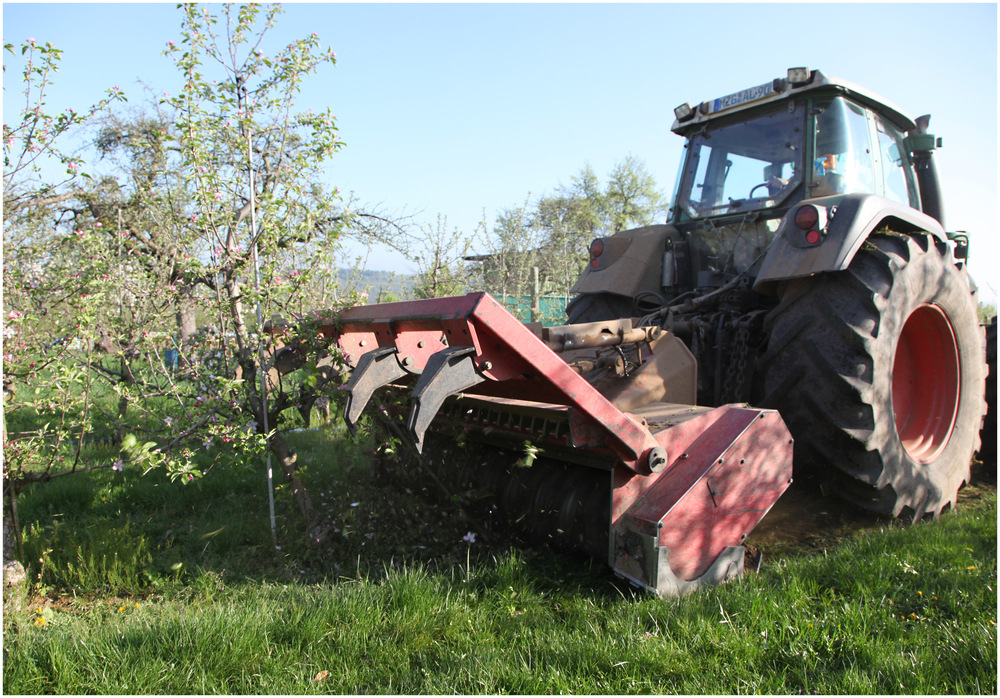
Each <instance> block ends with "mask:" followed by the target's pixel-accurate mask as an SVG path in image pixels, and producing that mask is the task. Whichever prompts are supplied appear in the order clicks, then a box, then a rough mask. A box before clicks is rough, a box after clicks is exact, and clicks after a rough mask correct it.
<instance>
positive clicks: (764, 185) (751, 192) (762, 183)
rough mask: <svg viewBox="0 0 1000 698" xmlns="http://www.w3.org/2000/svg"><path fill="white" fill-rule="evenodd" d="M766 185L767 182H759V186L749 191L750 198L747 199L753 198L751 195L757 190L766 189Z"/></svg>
mask: <svg viewBox="0 0 1000 698" xmlns="http://www.w3.org/2000/svg"><path fill="white" fill-rule="evenodd" d="M767 184H768V183H767V182H761V183H760V184H758V185H757V186H755V187H754V188H753V189H751V190H750V196H749V197H747V198H750V199H752V198H753V193H754V192H755V191H757V190H758V189H760V188H761V187H766V186H767Z"/></svg>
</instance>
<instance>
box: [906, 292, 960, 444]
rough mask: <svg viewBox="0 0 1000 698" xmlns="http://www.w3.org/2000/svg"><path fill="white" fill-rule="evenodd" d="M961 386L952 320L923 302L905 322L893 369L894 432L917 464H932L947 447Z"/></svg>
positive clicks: (938, 309)
mask: <svg viewBox="0 0 1000 698" xmlns="http://www.w3.org/2000/svg"><path fill="white" fill-rule="evenodd" d="M960 385H961V375H960V369H959V364H958V345H957V343H956V341H955V332H954V330H953V329H952V327H951V322H949V320H948V317H947V316H946V315H945V314H944V313H943V312H942V311H941V309H940V308H939V307H937V306H936V305H931V304H929V303H925V304H924V305H921V306H919V307H918V308H917V309H916V310H914V311H913V313H912V314H911V315H910V317H908V318H907V319H906V324H905V325H904V326H903V331H902V333H901V334H900V336H899V344H898V345H897V346H896V357H895V359H894V360H893V365H892V406H893V413H894V416H895V420H896V432H897V433H898V434H899V438H900V440H901V441H902V442H903V448H905V449H906V453H907V454H908V455H909V456H910V458H912V459H913V460H915V461H917V462H919V463H930V462H931V461H933V460H934V459H935V458H937V457H938V456H939V455H940V454H941V451H942V450H943V449H944V447H945V446H946V445H947V444H948V439H950V438H951V433H952V431H953V430H954V428H955V418H956V416H957V415H958V398H959V391H960V387H959V386H960Z"/></svg>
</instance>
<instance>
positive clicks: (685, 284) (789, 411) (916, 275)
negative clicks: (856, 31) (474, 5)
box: [323, 68, 995, 595]
mask: <svg viewBox="0 0 1000 698" xmlns="http://www.w3.org/2000/svg"><path fill="white" fill-rule="evenodd" d="M674 114H675V117H676V120H675V121H674V124H673V126H672V130H673V131H674V132H675V133H677V134H678V135H680V136H682V137H684V138H685V140H686V144H685V148H684V160H683V161H682V164H681V169H680V173H679V175H678V179H677V182H676V188H675V191H674V196H673V205H672V207H671V210H670V218H669V220H668V221H667V222H666V223H665V224H661V225H650V226H646V227H642V228H638V229H634V230H625V231H621V232H619V233H616V234H615V235H613V236H609V237H604V238H598V239H597V240H594V241H593V242H592V243H591V246H590V249H589V252H590V256H589V260H588V261H587V264H586V267H585V268H584V271H583V273H582V275H581V276H580V278H579V280H578V281H577V283H576V285H575V286H574V287H573V289H572V292H573V293H574V294H575V297H574V299H573V300H572V302H571V303H570V304H569V305H568V306H567V311H566V312H567V316H568V321H569V324H567V325H565V326H562V327H549V328H544V327H542V326H541V325H538V324H532V325H526V324H522V323H521V322H519V321H518V320H517V319H516V318H514V317H513V316H512V315H511V314H510V313H508V312H507V311H506V310H505V309H504V308H503V307H502V306H501V305H500V304H499V303H497V301H495V300H494V299H493V298H492V297H490V296H489V295H488V294H486V293H473V294H470V295H466V296H462V297H456V298H441V299H431V300H421V301H410V302H402V303H390V304H384V305H375V306H364V307H357V308H351V309H349V310H347V311H345V312H344V313H343V314H342V315H340V317H339V319H338V324H328V325H326V326H324V328H323V332H324V334H325V335H326V336H327V337H329V338H335V339H336V342H337V343H338V345H339V347H340V349H341V350H342V352H343V354H344V355H345V356H346V360H347V362H348V363H349V364H350V365H351V366H352V367H353V369H354V370H353V375H352V377H351V378H350V381H349V383H348V384H347V386H346V389H347V392H348V401H347V407H346V413H345V417H346V419H347V422H348V424H350V425H352V426H353V425H354V424H355V423H356V422H357V420H358V419H359V417H360V415H361V414H362V412H363V410H364V409H365V406H366V405H367V404H368V403H369V402H370V401H371V399H372V397H373V395H375V393H376V392H378V391H380V390H381V389H382V388H383V387H384V386H387V385H390V384H391V385H396V386H400V387H402V386H406V387H409V388H411V389H412V405H411V409H410V415H409V420H408V423H407V429H408V433H409V435H410V436H409V438H410V439H411V440H412V442H413V445H414V446H415V448H416V449H417V450H420V449H422V448H423V446H424V443H425V434H426V433H427V430H428V429H433V430H434V431H437V430H438V429H439V428H441V429H443V428H444V426H445V424H452V425H454V426H456V427H457V428H460V429H462V430H463V431H464V432H465V434H466V437H467V438H468V439H470V440H474V441H480V442H482V443H485V444H488V448H490V449H494V452H495V453H497V454H501V456H502V458H503V459H505V460H506V461H507V466H506V467H505V468H501V470H504V472H505V474H506V476H507V478H508V484H507V485H502V484H500V483H499V481H498V480H497V479H496V478H495V477H494V476H493V475H491V474H489V473H487V472H486V471H487V470H489V468H487V466H486V464H485V463H483V464H482V471H483V472H482V475H483V478H484V479H485V480H488V481H490V482H493V484H494V485H495V486H496V487H497V489H499V490H501V491H502V495H503V501H504V502H505V506H506V507H507V509H508V510H509V511H515V514H516V512H517V511H520V512H521V514H522V516H521V518H525V519H527V520H534V521H536V522H539V523H541V524H542V525H543V526H544V527H547V528H548V531H549V534H550V535H552V536H553V537H554V538H558V539H561V540H563V541H564V542H569V543H571V544H574V545H576V546H577V547H581V548H583V549H585V550H588V551H589V552H591V553H594V554H597V555H599V556H606V558H607V560H608V562H609V563H610V564H611V566H612V568H613V569H614V570H615V572H616V573H618V574H619V575H621V576H623V577H625V578H627V579H630V580H632V581H633V582H635V583H636V584H639V585H641V586H643V587H645V588H648V589H651V590H653V591H655V592H657V593H659V594H661V595H672V594H680V593H684V592H686V591H689V590H691V589H694V588H696V587H698V586H699V585H700V584H703V583H706V582H712V583H715V582H719V581H722V580H725V579H729V578H731V577H733V576H735V575H737V574H739V573H740V571H741V570H742V567H743V548H742V546H741V542H742V541H743V540H744V538H745V537H746V535H747V534H748V533H749V532H750V531H751V530H752V529H753V528H754V526H755V525H756V524H757V523H758V522H759V521H760V520H761V518H762V517H763V516H764V515H765V514H766V513H767V511H768V510H769V509H770V508H771V507H772V506H773V505H774V503H775V502H776V501H777V499H778V498H779V497H780V496H781V495H782V493H783V492H784V491H785V490H786V489H787V488H788V486H789V483H790V482H791V480H792V475H793V466H792V458H793V452H794V458H795V476H796V477H799V476H804V477H806V478H808V479H811V480H817V481H819V484H820V485H822V486H823V488H824V489H825V490H829V491H833V492H836V493H837V494H839V495H841V497H842V499H843V500H845V501H847V502H851V503H853V504H856V505H860V506H861V507H864V508H867V509H869V510H872V511H875V512H877V513H879V514H883V515H886V516H891V517H896V516H905V517H907V518H909V519H911V520H919V519H922V518H924V517H936V516H938V515H939V514H940V513H941V512H942V511H944V510H945V509H947V508H948V507H950V506H952V505H953V504H954V503H955V501H956V498H957V493H958V490H959V489H960V488H961V487H962V486H963V485H964V484H965V483H966V482H967V481H968V480H969V477H970V465H971V462H972V458H973V454H975V453H976V452H977V450H978V449H979V446H980V429H981V427H982V423H983V416H984V414H985V413H986V404H987V403H986V400H985V399H984V393H985V389H984V387H985V378H986V375H987V369H986V362H985V360H984V351H983V347H984V337H983V331H982V329H981V328H980V327H979V324H978V318H977V308H976V306H977V300H976V287H975V284H974V283H973V281H972V279H971V278H970V277H969V275H968V270H967V267H966V262H967V260H968V256H969V237H968V235H967V234H965V233H964V232H956V233H949V232H946V230H945V228H944V222H943V221H944V214H943V205H942V201H941V192H940V185H939V183H938V178H937V173H936V170H935V165H934V159H933V154H934V151H935V150H936V149H937V148H939V147H941V139H939V138H936V137H935V136H933V135H931V134H930V133H928V125H929V121H930V117H929V116H923V117H920V118H918V119H915V120H914V119H911V118H910V117H909V116H906V115H905V114H904V113H903V112H902V111H901V110H900V109H898V108H897V107H895V106H893V105H892V104H891V103H889V102H887V101H885V100H884V99H882V98H880V97H878V96H877V95H874V94H872V93H871V92H868V91H867V90H864V89H863V88H860V87H857V86H856V85H853V84H852V83H848V82H846V81H843V80H837V79H833V78H828V77H827V76H825V75H823V74H822V73H821V72H819V71H815V70H808V69H805V68H792V69H790V70H789V71H788V74H787V76H785V77H781V78H777V79H774V80H772V81H770V82H767V83H764V84H762V85H757V86H754V87H751V88H748V89H744V90H741V91H739V92H736V93H733V94H730V95H726V96H724V97H720V98H718V99H715V100H710V101H706V102H701V103H698V104H697V105H696V106H694V107H692V106H691V105H689V104H687V103H685V104H683V105H681V106H680V107H678V108H677V109H676V110H675V112H674ZM992 332H993V335H992V336H993V345H992V346H993V356H994V358H993V361H994V364H995V325H994V328H993V330H992ZM994 385H995V383H994ZM993 390H994V391H995V387H994V388H993ZM994 399H995V398H994ZM751 404H755V405H763V406H764V407H765V408H766V409H762V408H755V407H749V406H748V405H751ZM991 424H993V425H994V426H992V429H993V432H992V434H993V435H992V437H991V438H993V439H995V417H994V418H993V420H992V421H991ZM786 425H787V426H786ZM519 450H523V451H525V452H526V453H527V452H530V453H533V454H534V453H540V454H541V455H542V457H541V458H538V459H537V460H536V459H535V458H534V457H532V458H518V451H519ZM983 457H984V458H991V459H992V460H993V463H992V464H990V465H992V468H994V469H995V450H991V449H985V448H984V449H983ZM515 461H518V462H521V463H525V464H527V463H531V466H530V467H514V466H513V463H514V462H515ZM493 470H495V469H493ZM515 495H516V496H515ZM515 500H518V501H520V502H521V503H520V504H515Z"/></svg>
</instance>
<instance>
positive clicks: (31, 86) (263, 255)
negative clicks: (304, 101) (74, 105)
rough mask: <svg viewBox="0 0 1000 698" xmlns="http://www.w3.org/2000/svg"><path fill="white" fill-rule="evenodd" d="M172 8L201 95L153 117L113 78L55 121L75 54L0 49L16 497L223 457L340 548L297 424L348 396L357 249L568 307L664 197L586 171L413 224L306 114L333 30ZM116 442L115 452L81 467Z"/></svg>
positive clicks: (630, 160)
mask: <svg viewBox="0 0 1000 698" xmlns="http://www.w3.org/2000/svg"><path fill="white" fill-rule="evenodd" d="M178 11H179V13H180V32H179V37H178V39H177V40H176V41H170V42H168V43H167V44H166V46H165V49H164V54H165V55H166V56H168V57H169V58H170V59H171V60H172V61H173V64H174V66H175V68H176V71H177V73H178V75H179V76H180V77H181V78H182V84H183V86H182V88H181V90H180V91H179V92H178V93H177V94H175V95H166V94H164V95H162V96H159V97H153V96H152V94H153V92H152V90H150V89H147V93H146V95H145V96H144V98H143V99H142V100H141V101H139V102H138V103H136V104H133V103H131V102H129V100H128V99H127V96H126V94H125V92H124V91H122V90H121V89H119V88H118V87H117V86H114V87H111V88H109V89H108V90H107V91H106V92H105V94H104V95H103V97H102V98H101V99H99V100H98V101H97V102H96V103H95V104H94V105H92V106H90V107H88V108H87V109H84V110H82V111H80V112H77V111H74V110H72V109H69V110H67V111H65V112H62V113H58V114H52V113H49V112H48V111H47V109H46V98H47V94H48V92H49V90H50V89H51V87H52V85H53V83H54V80H55V76H56V73H57V71H58V67H59V64H60V61H62V59H63V56H62V52H61V51H60V50H59V49H58V48H57V47H55V46H52V45H51V44H44V43H40V42H37V41H35V40H34V39H29V40H27V41H25V42H23V43H22V44H21V45H20V46H15V45H13V44H5V46H4V49H5V64H6V63H7V60H6V59H7V57H17V58H18V59H19V63H20V65H21V71H20V78H21V81H20V82H21V88H20V90H19V91H17V92H16V94H14V90H11V92H12V94H10V95H9V97H8V98H9V99H15V98H16V99H18V100H19V104H20V107H19V119H18V120H17V121H16V122H14V123H11V124H4V126H3V145H4V171H3V187H4V200H3V217H4V242H3V251H4V265H3V287H4V309H3V315H4V351H3V362H4V388H5V410H4V412H5V427H9V428H10V432H9V433H7V432H6V430H5V434H4V455H5V461H6V464H5V468H4V483H5V490H9V489H12V490H13V491H15V492H16V490H17V489H18V488H20V487H23V486H24V485H25V484H26V483H28V482H33V481H38V480H43V479H50V478H52V477H57V476H61V475H63V474H65V473H71V472H78V471H81V470H84V469H89V468H94V467H113V468H116V469H121V468H124V467H137V468H152V467H164V468H166V469H167V470H168V472H169V473H170V474H171V476H172V477H174V478H176V479H177V480H179V481H189V480H191V479H194V478H196V477H199V476H200V475H201V474H203V473H204V472H206V470H207V469H208V468H211V467H214V465H213V464H215V463H219V464H222V463H223V462H224V460H225V459H224V458H223V454H224V453H225V454H226V457H232V456H234V455H235V456H237V457H243V458H245V459H247V460H250V459H252V458H255V457H258V456H261V455H262V454H265V453H270V455H271V456H273V457H275V458H276V459H277V460H278V462H279V464H280V469H281V472H282V473H283V475H284V478H285V480H286V481H287V482H290V483H291V484H292V487H291V490H292V491H293V492H294V493H295V497H296V499H297V501H298V504H299V506H300V509H301V511H302V514H303V516H304V518H305V520H306V521H307V522H308V525H309V529H310V534H311V537H312V538H316V539H322V538H323V536H324V535H325V531H326V529H325V528H324V522H323V521H322V520H321V517H320V515H319V514H318V513H317V511H316V508H315V507H314V506H313V505H312V503H311V500H310V497H309V494H308V491H306V490H305V488H304V487H302V486H301V483H300V482H298V478H299V476H298V470H297V464H296V456H295V453H294V452H293V450H292V449H291V447H290V446H289V445H288V443H287V441H286V440H285V439H284V437H283V430H285V429H287V428H289V427H290V426H294V425H298V424H301V423H302V421H303V420H304V421H305V423H306V424H307V425H308V423H309V415H310V412H311V410H312V408H313V406H314V405H316V404H317V403H320V404H322V403H325V402H328V401H330V400H335V399H336V397H337V395H338V393H337V391H336V387H337V386H338V385H339V384H340V382H341V377H340V373H339V371H338V370H337V366H336V357H335V356H332V355H331V354H330V352H329V350H328V348H327V347H324V346H322V345H321V344H319V343H318V340H317V338H316V337H315V333H314V332H313V333H310V322H309V321H308V318H310V317H312V318H313V320H312V322H313V323H315V321H316V319H317V318H316V316H315V315H312V316H311V315H310V313H311V312H312V311H317V310H322V311H324V312H326V313H328V318H327V319H329V318H332V317H335V314H336V312H337V311H338V309H339V308H343V307H346V306H349V305H352V304H355V303H359V302H365V301H366V300H367V299H366V297H365V295H364V294H363V293H362V292H357V291H355V292H352V291H351V290H350V288H349V286H348V287H346V288H345V284H344V280H343V278H342V274H340V273H339V272H338V270H339V268H341V267H342V266H344V261H345V260H344V256H343V251H342V247H341V245H342V243H343V242H344V241H345V240H348V239H350V240H356V241H360V242H361V243H363V244H374V243H381V244H385V245H389V246H392V247H395V248H396V249H398V250H399V251H400V252H402V253H404V254H405V255H406V256H407V257H408V258H409V259H411V260H413V262H414V263H415V264H416V266H417V269H418V272H417V274H416V275H415V276H414V278H413V279H411V280H410V283H409V285H408V290H407V291H406V292H405V293H407V294H410V295H412V296H413V297H417V298H421V297H434V296H444V295H453V294H457V293H464V292H466V291H469V290H473V289H484V290H487V291H490V292H492V293H494V294H495V295H498V296H505V295H524V294H527V293H528V292H530V284H531V280H532V278H533V275H534V274H536V273H537V274H538V276H539V278H540V279H541V283H542V286H543V289H544V291H545V292H547V293H558V294H564V293H568V291H569V289H570V288H571V286H572V285H573V283H574V281H575V280H576V277H577V276H578V275H579V273H580V271H581V270H582V268H583V265H584V264H585V263H586V260H587V248H588V245H589V243H590V241H591V240H592V239H593V238H595V237H601V236H605V235H610V234H613V233H615V232H617V231H620V230H623V229H625V228H627V227H633V226H636V225H644V224H648V223H652V222H654V221H655V220H657V219H662V217H663V214H664V207H665V200H664V197H663V196H662V194H661V193H659V191H658V189H657V185H656V182H655V181H654V179H653V177H652V176H651V175H650V174H649V173H648V172H647V171H646V168H645V166H644V164H643V163H642V162H641V161H640V160H638V159H636V158H634V157H631V156H629V157H627V158H625V159H624V160H622V161H620V162H619V163H618V164H616V165H615V167H614V169H613V170H612V171H611V172H610V173H609V175H608V176H607V178H606V180H605V181H604V182H603V183H602V182H601V181H600V179H599V178H598V176H597V174H596V173H595V172H594V171H593V170H592V169H591V168H590V167H589V166H586V167H584V168H583V169H581V171H580V172H579V173H578V174H577V175H575V176H573V177H572V178H571V181H570V183H569V184H568V185H560V186H559V187H558V188H557V189H556V190H555V192H554V193H552V194H546V195H542V196H540V197H539V198H537V199H531V198H530V197H529V199H528V200H526V201H525V202H524V203H523V204H522V205H520V206H514V207H510V208H507V209H504V210H502V211H501V212H500V213H499V214H498V215H497V217H496V219H495V221H493V222H492V224H489V223H487V221H485V220H484V221H483V222H482V223H481V224H480V225H479V226H478V227H477V229H476V230H473V231H459V230H457V229H455V228H450V227H449V226H448V223H447V218H446V217H445V216H444V215H440V216H438V217H437V219H436V221H435V222H434V223H433V224H430V225H426V224H425V225H419V224H417V223H415V222H414V220H413V218H412V217H408V216H402V215H395V214H393V213H391V212H387V211H386V210H385V208H384V206H381V205H369V204H366V203H364V202H361V201H359V200H356V199H355V198H354V197H353V195H351V196H347V195H344V194H343V193H342V191H341V190H340V189H338V188H336V187H331V186H329V185H327V184H325V183H324V181H323V170H324V167H325V165H326V164H327V163H328V162H329V161H330V160H331V159H333V158H334V157H335V156H336V154H337V152H338V151H340V150H341V149H342V148H343V147H344V144H343V141H342V140H341V138H340V133H339V129H338V126H337V121H336V117H335V116H334V115H333V114H332V112H331V111H330V109H329V108H327V109H325V110H321V111H315V112H314V111H313V110H302V109H300V107H299V101H300V100H299V97H300V91H301V88H302V85H303V84H304V83H305V82H306V81H307V80H310V79H314V78H315V77H316V76H317V75H320V74H321V73H322V71H324V70H327V69H329V68H331V67H332V66H334V65H335V64H336V55H335V53H334V52H333V51H332V50H331V49H329V48H325V49H324V48H323V47H322V46H321V44H320V39H319V37H318V36H317V35H316V34H311V35H310V36H307V37H303V38H301V39H298V40H296V41H293V42H291V43H289V44H287V45H284V46H273V42H271V41H270V35H269V32H270V31H271V30H272V29H273V26H274V25H275V23H276V22H277V21H278V19H279V16H280V14H281V9H280V8H279V7H272V6H262V5H256V4H254V5H242V6H237V5H222V6H198V5H193V4H186V5H181V6H179V8H178ZM5 70H6V66H5ZM71 138H72V139H74V142H79V141H80V140H81V139H82V140H83V141H84V142H85V143H86V145H85V147H84V148H82V149H80V150H76V151H73V150H71V146H70V145H69V143H70V142H71V140H70V139H71ZM484 241H485V242H484ZM483 246H485V249H484V248H483ZM535 270H537V272H536V271H535ZM391 299H392V298H383V299H382V300H391ZM370 300H376V299H370ZM275 318H284V319H287V320H289V321H291V320H294V322H288V323H282V322H280V321H275V322H273V323H272V324H271V325H267V324H266V323H267V322H268V321H270V320H272V319H275ZM312 326H314V324H313V325H312ZM275 328H280V331H279V330H277V329H275ZM282 345H285V346H290V347H295V348H296V349H297V351H294V352H292V351H289V350H287V349H286V350H284V351H279V349H280V347H281V346H282ZM97 395H101V396H103V398H102V399H96V396H97ZM29 415H30V416H29ZM102 429H103V430H105V431H106V432H107V433H108V434H109V438H111V439H112V440H113V441H114V443H115V444H116V445H117V447H118V449H119V454H118V456H117V457H116V458H115V459H113V460H109V461H108V462H101V463H86V462H85V460H84V456H83V455H82V454H83V453H84V449H83V444H84V442H85V441H86V440H87V439H88V438H89V437H90V436H91V435H93V434H94V433H96V432H99V431H101V430H102ZM206 463H207V465H206Z"/></svg>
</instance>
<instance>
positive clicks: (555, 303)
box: [496, 296, 570, 327]
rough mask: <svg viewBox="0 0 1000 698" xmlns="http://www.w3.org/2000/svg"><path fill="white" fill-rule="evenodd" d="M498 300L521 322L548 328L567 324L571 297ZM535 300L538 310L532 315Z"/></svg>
mask: <svg viewBox="0 0 1000 698" xmlns="http://www.w3.org/2000/svg"><path fill="white" fill-rule="evenodd" d="M496 299H497V301H499V302H500V303H501V304H502V305H503V306H504V307H505V308H507V310H509V311H510V312H511V313H512V314H513V315H514V316H515V317H517V319H518V320H520V321H521V322H541V323H542V324H543V325H545V326H547V327H552V326H554V325H565V324H566V304H567V303H569V302H570V296H537V297H533V296H497V297H496ZM535 300H537V303H538V305H537V310H536V311H535V312H534V313H532V305H533V304H534V301H535Z"/></svg>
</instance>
